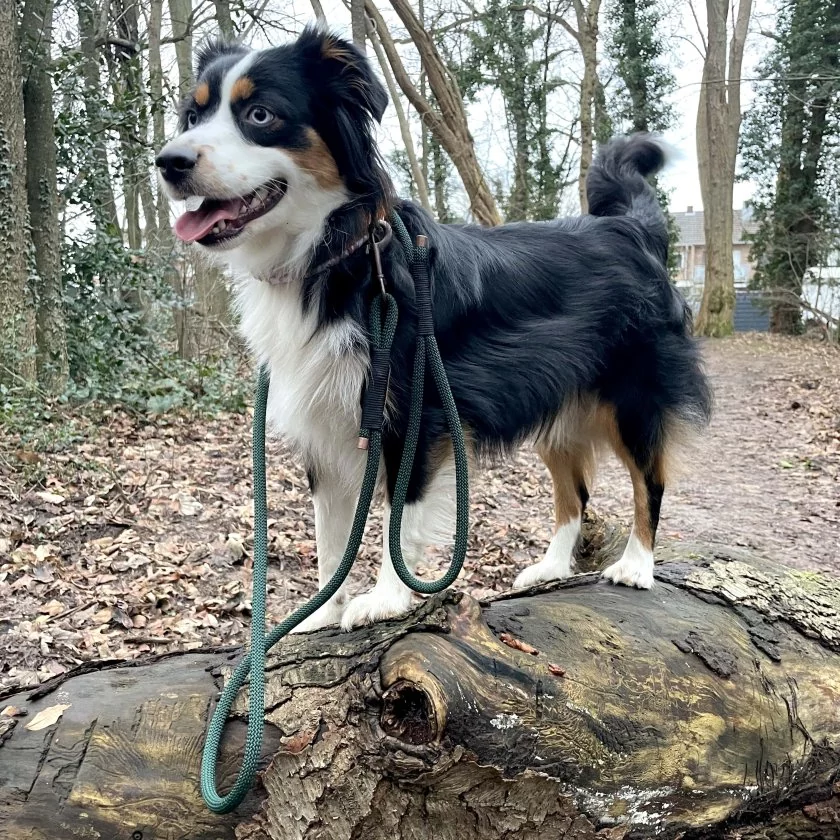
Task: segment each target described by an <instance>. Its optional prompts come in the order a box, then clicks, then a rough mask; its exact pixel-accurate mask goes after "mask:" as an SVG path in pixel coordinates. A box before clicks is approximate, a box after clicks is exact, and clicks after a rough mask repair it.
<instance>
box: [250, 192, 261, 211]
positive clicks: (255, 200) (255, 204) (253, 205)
mask: <svg viewBox="0 0 840 840" xmlns="http://www.w3.org/2000/svg"><path fill="white" fill-rule="evenodd" d="M261 203H262V199H261V198H260V197H259V195H255V196H254V197H253V198H252V199H251V209H252V210H253V209H255V208H256V207H259V206H260V204H261Z"/></svg>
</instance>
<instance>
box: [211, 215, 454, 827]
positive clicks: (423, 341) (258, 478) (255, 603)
mask: <svg viewBox="0 0 840 840" xmlns="http://www.w3.org/2000/svg"><path fill="white" fill-rule="evenodd" d="M391 221H392V224H393V227H394V230H395V231H396V233H397V235H398V236H399V238H400V241H401V243H402V246H403V249H404V251H405V254H406V258H407V260H408V263H409V265H410V267H411V273H412V277H413V278H414V283H415V296H416V301H417V312H418V330H417V350H416V354H415V359H414V374H413V376H414V378H413V383H412V395H411V408H410V412H409V420H408V428H407V431H406V443H405V447H404V448H403V454H402V460H401V461H400V468H399V472H398V473H397V481H396V486H395V489H394V494H393V498H392V508H391V522H390V528H389V544H390V549H391V556H392V560H393V564H394V569H395V571H396V572H397V575H398V576H399V578H400V579H401V580H402V581H403V582H404V583H405V584H406V585H407V586H409V587H410V588H411V589H414V590H415V591H416V592H420V593H422V594H432V593H434V592H440V591H442V590H443V589H445V588H446V587H447V586H449V585H450V584H451V583H452V582H453V581H454V580H455V579H456V578H457V577H458V574H459V573H460V571H461V567H462V565H463V563H464V556H465V555H466V550H467V533H468V529H469V485H468V481H469V476H468V463H467V452H466V446H465V444H464V434H463V429H462V428H461V421H460V419H459V417H458V411H457V409H456V407H455V401H454V400H453V398H452V392H451V390H450V388H449V383H448V381H447V379H446V372H445V371H444V368H443V363H442V361H441V358H440V352H439V350H438V347H437V342H436V340H435V337H434V324H433V321H432V311H431V291H430V285H429V269H428V256H429V255H428V248H426V247H425V244H424V245H417V246H415V245H413V244H412V242H411V239H410V237H409V235H408V231H407V230H406V229H405V225H403V222H402V220H401V219H400V217H399V216H398V215H397V214H396V213H393V214H392V216H391ZM424 240H425V237H424ZM374 247H375V246H374ZM383 305H384V307H385V311H384V313H383V312H382V307H383ZM383 315H384V317H383ZM397 317H398V316H397V303H396V301H395V300H394V298H393V297H392V296H391V295H389V294H387V292H385V291H384V290H383V292H382V294H381V295H379V296H377V297H376V298H375V299H374V300H373V303H372V304H371V309H370V323H369V329H370V337H371V353H372V357H373V356H376V355H378V356H379V358H380V359H385V360H386V362H387V358H388V356H389V355H390V350H391V345H392V343H393V340H394V334H395V332H396V329H397ZM427 356H428V358H429V362H430V365H431V368H432V376H433V377H434V380H435V383H436V385H437V389H438V393H439V394H440V398H441V401H442V403H443V407H444V410H445V413H446V417H447V422H448V424H449V430H450V433H451V435H452V446H453V452H454V455H455V476H456V482H457V490H456V499H457V501H456V510H457V514H456V515H457V520H456V521H457V524H456V534H455V548H454V551H453V557H452V562H451V564H450V567H449V570H448V571H447V573H446V574H445V575H444V576H443V577H442V578H441V579H440V580H437V581H432V582H427V581H422V580H420V579H419V578H417V577H415V576H414V575H413V574H412V573H411V572H410V571H409V569H408V567H407V566H406V564H405V561H404V559H403V556H402V547H401V544H400V528H401V525H402V512H403V507H404V505H405V498H406V494H407V492H408V484H409V478H410V476H411V470H412V466H413V464H414V456H415V453H416V450H417V440H418V437H419V434H420V420H421V416H422V410H423V390H424V384H425V363H426V357H427ZM373 367H374V365H373V364H372V368H373ZM373 372H374V373H375V371H373ZM384 375H385V377H386V378H385V379H384V384H383V381H382V379H381V376H382V370H381V369H380V376H379V382H378V383H372V386H371V388H369V393H371V392H374V391H376V390H377V389H376V388H374V387H373V385H376V384H378V385H379V387H378V391H379V394H378V396H379V400H378V401H379V402H380V403H381V405H379V406H375V407H374V408H371V406H370V405H366V406H365V408H364V409H363V412H362V418H363V428H362V432H361V434H362V437H364V438H367V439H368V456H367V463H366V465H365V473H364V478H363V479H362V487H361V491H360V493H359V501H358V503H357V505H356V513H355V515H354V518H353V527H352V530H351V532H350V538H349V540H348V542H347V548H346V549H345V551H344V555H343V557H342V558H341V563H340V564H339V566H338V568H337V569H336V570H335V572H334V574H333V576H332V577H331V578H330V579H329V581H328V582H327V583H326V585H325V586H324V588H323V589H321V590H320V591H319V592H317V593H316V595H315V596H314V597H313V598H312V599H311V600H310V601H308V602H307V603H306V604H304V605H303V606H302V607H299V608H298V609H297V610H295V611H294V612H293V613H292V614H291V615H290V616H289V617H288V618H287V619H286V620H285V621H283V622H282V623H281V624H280V625H278V626H277V627H275V628H274V630H272V631H271V633H269V634H268V636H266V633H265V614H266V588H267V577H268V507H267V502H266V472H265V418H266V408H267V405H268V387H269V374H268V368H267V366H265V365H264V366H263V367H262V368H261V369H260V373H259V379H258V381H257V387H256V393H255V398H254V426H253V470H254V569H253V595H252V599H251V645H250V653H249V654H248V655H247V656H245V657H244V658H243V659H242V661H241V662H240V663H239V665H238V666H237V667H236V670H235V671H234V672H233V674H232V675H231V678H230V679H229V680H228V683H227V685H226V686H225V687H224V690H223V691H222V694H221V697H220V698H219V702H218V704H217V705H216V708H215V710H214V711H213V717H212V719H211V721H210V725H209V727H208V729H207V738H206V740H205V743H204V753H203V755H202V758H201V795H202V796H203V797H204V801H205V802H206V803H207V806H208V807H209V808H210V810H211V811H214V812H215V813H217V814H227V813H229V812H230V811H232V810H233V809H234V808H236V807H237V806H238V805H239V804H240V803H241V802H242V800H243V799H244V798H245V796H246V795H247V793H248V791H249V790H250V789H251V786H252V785H253V782H254V779H255V777H256V774H257V767H258V764H259V759H260V752H261V749H262V734H263V719H264V715H265V656H266V653H267V652H268V651H269V650H271V648H272V647H274V645H276V644H277V642H279V641H280V639H282V638H283V637H284V636H286V635H287V634H288V633H289V632H291V631H292V630H293V629H294V628H295V627H297V625H298V624H300V623H301V622H302V621H304V620H305V619H307V618H309V616H311V615H312V614H313V613H314V612H315V611H316V610H317V609H319V608H320V607H322V606H323V605H324V604H325V603H326V602H327V601H328V600H329V599H330V598H332V596H333V595H335V594H336V592H338V590H339V589H340V588H341V585H342V584H343V583H344V581H345V580H346V579H347V575H348V574H349V573H350V570H351V569H352V567H353V563H354V562H355V560H356V556H357V554H358V552H359V546H360V545H361V542H362V537H363V535H364V530H365V523H366V522H367V518H368V514H369V512H370V505H371V502H372V500H373V494H374V492H375V490H376V478H377V475H378V473H379V459H380V455H381V451H382V431H381V428H382V409H383V408H384V397H385V392H386V390H387V365H385V370H384ZM374 399H375V397H374ZM367 402H370V401H369V400H368V401H367ZM377 410H378V412H379V415H378V418H377V419H376V420H372V419H371V418H372V417H374V416H375V414H376V411H377ZM366 422H367V425H364V424H365V423H366ZM249 676H250V688H249V697H248V733H247V736H246V739H245V751H244V756H243V760H242V765H241V767H240V768H239V773H238V775H237V777H236V781H235V782H234V785H233V787H232V788H231V790H230V791H229V792H228V793H227V794H226V795H225V796H220V795H219V793H218V791H217V790H216V763H217V760H218V755H219V745H220V742H221V737H222V733H223V731H224V727H225V723H226V721H227V718H228V716H229V715H230V710H231V707H232V706H233V702H234V700H235V699H236V696H237V695H238V693H239V690H240V689H241V688H242V686H243V685H244V684H245V679H246V677H249Z"/></svg>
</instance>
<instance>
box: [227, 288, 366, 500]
mask: <svg viewBox="0 0 840 840" xmlns="http://www.w3.org/2000/svg"><path fill="white" fill-rule="evenodd" d="M237 303H238V307H239V309H240V314H241V330H242V333H243V335H244V337H245V339H246V341H247V342H248V344H249V345H250V347H251V349H252V351H253V352H254V353H255V355H256V356H257V359H258V361H259V362H260V363H263V362H268V364H269V369H270V372H271V389H270V391H269V398H268V422H269V425H270V427H271V428H272V429H274V430H276V431H277V432H279V433H280V434H281V435H282V436H283V437H284V438H285V439H286V440H287V441H288V442H289V443H290V444H292V446H294V447H295V448H296V449H298V450H299V451H300V452H301V453H302V454H304V455H305V457H306V458H308V459H310V460H311V461H314V465H315V466H316V468H317V470H318V472H319V474H321V473H322V472H323V471H325V470H327V471H329V472H331V473H333V475H332V476H331V478H333V480H335V481H338V482H340V483H344V482H348V483H349V484H350V485H351V486H352V487H355V488H356V489H358V482H359V476H360V473H361V471H362V470H363V467H364V459H363V457H362V453H360V452H359V450H358V449H357V447H356V440H357V438H358V434H359V422H360V419H361V408H360V395H361V389H362V386H363V384H364V381H365V377H366V374H367V369H368V356H367V352H366V351H365V350H361V349H360V348H363V347H364V346H365V339H364V337H363V336H362V335H361V331H360V330H359V328H358V326H357V325H356V324H354V323H353V322H352V321H350V320H346V321H340V322H338V323H335V324H332V325H330V326H327V327H322V328H321V329H320V330H318V331H317V332H316V318H315V315H314V313H310V314H307V315H304V314H303V311H302V309H301V303H300V294H299V289H298V288H297V286H296V284H289V285H282V286H274V285H270V284H267V283H262V282H260V281H258V280H253V279H248V280H244V281H242V282H241V283H240V285H239V286H238V290H237ZM324 477H326V476H324Z"/></svg>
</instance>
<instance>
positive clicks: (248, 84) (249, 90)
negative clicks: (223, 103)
mask: <svg viewBox="0 0 840 840" xmlns="http://www.w3.org/2000/svg"><path fill="white" fill-rule="evenodd" d="M253 95H254V83H253V82H252V81H251V80H250V79H249V78H248V77H247V76H240V77H239V78H238V79H237V80H236V81H235V82H234V83H233V87H232V88H231V89H230V101H231V103H233V102H240V101H241V100H243V99H248V98H249V97H251V96H253Z"/></svg>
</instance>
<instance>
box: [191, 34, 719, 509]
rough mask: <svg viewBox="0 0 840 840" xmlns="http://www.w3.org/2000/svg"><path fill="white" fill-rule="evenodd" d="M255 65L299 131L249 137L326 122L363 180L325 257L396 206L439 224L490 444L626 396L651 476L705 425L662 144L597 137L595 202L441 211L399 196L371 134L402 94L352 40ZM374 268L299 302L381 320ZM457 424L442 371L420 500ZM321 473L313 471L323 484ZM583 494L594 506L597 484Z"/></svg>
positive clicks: (632, 432)
mask: <svg viewBox="0 0 840 840" xmlns="http://www.w3.org/2000/svg"><path fill="white" fill-rule="evenodd" d="M212 54H215V53H211V54H208V55H207V56H204V57H203V58H202V60H200V61H199V67H200V68H201V67H203V68H204V72H205V73H210V72H212V71H213V69H214V67H215V63H214V62H220V61H222V60H230V58H231V57H232V55H233V54H232V53H231V52H230V48H223V49H222V55H221V56H219V55H217V56H216V58H215V59H211V57H210V56H211V55H212ZM248 76H249V77H250V78H251V79H252V80H253V81H254V83H255V85H256V87H257V90H258V91H259V95H260V97H261V99H262V100H266V98H271V105H272V107H273V108H274V109H276V113H277V114H278V116H280V117H281V118H282V121H283V123H284V126H285V127H284V128H283V129H282V131H284V132H286V133H285V134H284V135H283V137H282V138H281V137H280V136H279V134H278V135H277V136H272V137H269V136H268V135H265V136H262V137H261V136H257V135H254V136H253V137H252V138H251V139H252V142H256V143H266V144H268V143H272V144H273V143H278V142H281V141H282V142H283V143H285V144H286V145H289V144H290V143H291V144H293V142H294V136H295V135H294V132H295V131H296V130H302V129H303V128H305V127H307V126H308V127H311V128H314V129H315V131H317V133H318V134H319V135H320V136H321V138H323V140H324V142H325V143H326V144H327V147H328V148H329V151H330V153H331V154H332V156H333V158H334V159H335V161H336V164H337V166H338V170H339V172H340V174H341V176H342V179H343V181H344V183H345V185H346V187H347V189H348V192H349V193H350V198H349V201H348V203H347V204H345V205H344V206H343V207H341V208H339V210H337V211H336V212H335V213H333V215H332V216H331V217H330V218H329V219H327V221H326V225H325V231H324V238H323V241H322V243H321V245H320V246H319V247H318V248H317V249H316V252H315V254H314V255H313V261H312V265H313V266H317V265H319V264H322V263H324V262H325V261H326V260H327V259H328V258H331V257H337V256H339V255H341V254H342V253H343V252H344V251H345V250H346V248H347V246H348V245H349V243H351V242H353V241H354V240H356V239H357V238H358V237H359V236H360V235H361V234H363V233H364V232H365V231H366V230H367V228H368V226H369V225H370V223H371V221H372V219H374V218H376V216H377V215H380V214H383V213H387V212H388V211H389V210H390V208H391V207H395V209H396V210H397V211H398V212H399V214H400V216H401V218H402V219H403V221H404V223H405V225H406V227H407V228H408V230H409V232H410V234H411V236H412V237H414V236H416V235H417V234H421V233H422V234H425V235H426V236H428V237H429V244H430V253H431V276H432V295H433V308H434V321H435V330H436V334H437V340H438V344H439V347H440V350H441V354H442V357H443V361H444V365H445V367H446V371H447V375H448V377H449V383H450V386H451V388H452V392H453V395H454V398H455V402H456V404H457V406H458V410H459V412H460V415H461V419H462V421H463V422H464V423H465V424H466V425H467V426H468V427H469V429H470V433H471V438H472V440H473V442H474V443H475V444H476V445H477V447H478V448H479V450H480V451H482V452H488V453H499V452H504V451H508V450H510V449H511V448H512V447H514V446H515V445H516V444H518V443H520V442H522V441H523V440H525V439H526V438H528V437H530V436H533V435H535V434H538V433H539V432H540V431H541V430H544V429H546V428H547V427H548V426H549V425H550V424H551V423H552V421H553V420H554V419H555V418H556V417H557V415H558V413H559V412H560V411H561V410H562V409H563V408H564V406H567V405H568V404H569V403H570V402H571V401H574V400H575V399H577V398H579V397H586V398H591V399H594V400H596V401H597V402H599V403H601V404H606V405H608V406H610V408H611V409H612V410H614V414H615V418H616V420H617V424H618V430H619V434H620V437H621V440H622V442H623V444H624V446H625V448H626V449H627V451H628V452H629V453H630V455H631V456H632V458H633V460H634V461H635V462H636V464H637V466H638V468H639V469H640V470H641V471H642V473H643V474H644V475H645V476H653V475H654V474H656V471H657V470H658V469H659V466H658V464H659V461H660V460H661V458H660V456H661V455H662V454H663V452H664V450H665V448H666V444H667V440H666V438H667V435H668V434H669V429H670V428H671V425H672V423H673V421H683V422H686V423H690V424H695V425H702V424H703V423H705V422H706V420H707V419H708V417H709V413H710V407H711V398H710V393H709V388H708V385H707V382H706V379H705V377H704V375H703V372H702V369H701V364H700V359H699V355H698V349H697V346H696V344H695V343H694V341H693V339H692V338H691V336H690V313H689V311H688V309H687V307H686V305H685V302H684V301H683V299H682V298H681V297H680V295H679V293H678V292H677V291H676V290H675V288H674V287H673V286H672V285H671V283H670V282H669V279H668V273H667V270H666V267H665V265H666V260H667V248H668V235H667V229H666V225H665V219H664V217H663V214H662V211H661V209H660V207H659V205H658V203H657V201H656V197H655V195H654V193H653V190H652V189H651V187H650V185H649V184H648V182H647V181H646V176H648V175H651V174H653V173H654V172H656V171H657V170H658V169H659V168H660V167H661V166H662V164H663V162H664V155H663V152H662V149H661V147H660V145H659V144H658V143H657V142H656V141H655V140H653V139H652V138H650V137H647V136H634V137H630V138H620V139H616V140H613V141H611V142H610V143H607V144H606V145H604V146H603V147H602V148H601V149H600V151H599V154H598V156H597V157H596V160H595V161H594V163H593V165H592V167H591V169H590V172H589V177H588V183H587V191H588V198H589V206H590V214H589V215H586V216H582V217H578V218H571V219H563V220H559V221H555V222H545V223H531V224H529V223H517V224H509V225H503V226H501V227H496V228H483V227H479V226H476V225H439V224H437V223H436V222H435V221H434V220H433V219H432V218H431V217H430V216H429V215H428V214H427V213H426V212H425V211H424V210H422V209H421V208H420V207H419V206H417V205H415V204H413V203H411V202H395V201H394V199H393V197H392V195H391V182H390V179H389V178H388V176H387V174H386V171H385V169H384V166H383V163H382V160H381V158H380V156H379V153H378V151H377V149H376V145H375V142H374V139H373V136H372V127H373V123H374V122H375V121H378V120H379V119H380V118H381V116H382V112H383V110H384V107H385V104H386V102H387V96H386V93H385V91H384V89H383V88H382V85H381V84H380V83H379V81H378V80H377V79H376V77H375V76H374V75H373V73H372V71H371V69H370V67H369V65H368V63H367V62H366V61H365V60H364V58H363V57H362V56H361V55H360V54H359V53H358V51H357V50H356V49H355V48H354V47H353V46H352V45H350V44H347V43H345V42H341V41H338V40H337V39H335V38H334V37H333V36H331V35H329V34H327V33H324V32H321V31H319V30H315V29H309V30H307V31H306V32H305V33H304V35H303V36H302V38H301V39H299V40H298V41H297V42H296V43H294V44H291V45H288V46H283V47H278V48H275V49H272V50H269V51H266V52H264V53H261V54H260V55H259V57H258V58H257V60H256V61H255V63H254V64H253V65H252V67H251V68H250V69H249V70H248ZM280 130H281V129H280V127H279V126H278V131H280ZM383 262H384V268H385V275H386V277H387V278H388V284H389V290H390V291H391V293H392V294H393V295H394V296H395V297H396V299H397V302H398V305H399V327H398V329H397V335H396V339H395V342H394V348H393V356H392V365H391V385H390V387H391V396H392V399H391V403H392V406H393V408H394V410H393V411H392V412H391V413H390V415H389V418H388V423H387V424H386V427H385V429H384V432H383V450H384V456H385V463H386V472H387V478H388V485H389V489H390V490H392V489H393V484H394V480H395V477H396V472H397V467H398V464H399V460H400V455H401V452H402V445H403V441H404V439H405V423H406V416H407V405H408V399H409V393H410V389H411V376H412V368H413V355H414V342H415V323H416V313H415V306H414V290H413V286H412V283H411V279H410V275H409V272H408V269H407V265H406V261H405V257H404V255H403V252H402V249H401V247H400V246H399V244H398V242H397V240H396V238H395V239H394V240H393V242H392V244H391V245H390V247H388V248H387V249H386V250H385V252H384V254H383ZM369 269H370V266H369V257H368V256H366V255H365V253H364V250H363V249H361V250H359V251H357V252H355V253H354V254H353V255H352V256H349V257H347V258H345V259H343V260H341V261H340V262H339V263H338V264H337V265H335V266H334V267H332V268H331V269H330V270H329V271H328V272H320V273H312V274H310V275H308V276H307V277H306V279H305V280H304V283H303V289H302V301H301V305H302V306H303V307H305V308H315V309H316V311H317V313H318V319H319V323H320V324H321V325H324V324H327V323H329V322H334V321H336V320H340V319H348V318H349V319H352V320H353V321H355V322H357V323H358V324H359V325H360V326H361V327H362V331H363V332H365V333H366V331H367V327H368V311H369V306H370V301H371V300H372V297H373V295H374V294H375V293H376V291H377V289H378V287H377V285H376V283H375V281H374V280H373V279H372V277H371V273H370V270H369ZM357 349H358V350H360V351H362V352H363V351H364V349H365V348H357ZM445 434H446V425H445V419H444V414H443V411H442V408H441V405H440V401H439V399H438V397H437V393H436V391H435V389H434V387H433V385H432V384H431V382H430V383H428V386H427V391H426V406H425V408H424V413H423V423H422V427H421V432H420V442H419V447H418V453H419V454H418V458H417V461H416V464H415V469H414V473H413V475H412V480H411V485H410V489H409V494H408V501H409V502H413V501H416V500H418V499H419V498H421V497H422V495H423V493H424V490H425V488H426V486H427V483H428V479H429V478H430V476H429V474H428V470H429V468H430V464H429V460H428V453H429V452H430V451H431V449H432V447H433V446H435V445H436V444H438V443H439V442H440V440H441V438H442V437H443V436H444V435H445ZM316 470H317V465H314V467H313V468H312V469H310V476H311V480H312V481H313V482H314V481H315V480H316V479H315V473H316ZM649 485H650V490H651V494H650V495H651V503H650V504H651V515H653V514H654V513H655V514H656V515H657V517H658V507H659V500H660V499H661V487H660V485H658V484H656V482H654V481H653V478H651V479H650V482H649ZM654 485H655V486H654ZM580 496H581V502H582V504H584V505H585V503H586V498H587V492H586V487H585V486H582V487H581V489H580ZM654 507H655V508H656V510H655V511H654V510H653V508H654Z"/></svg>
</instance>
